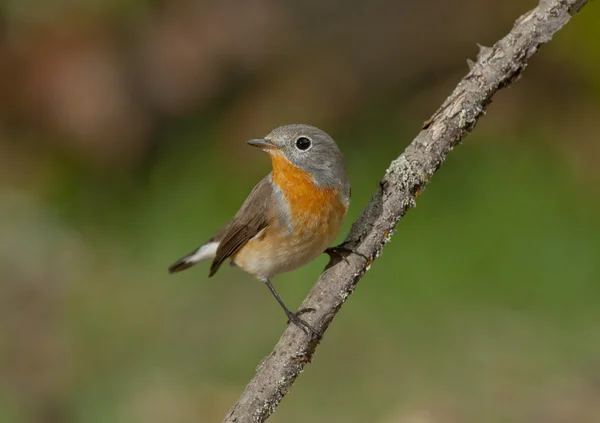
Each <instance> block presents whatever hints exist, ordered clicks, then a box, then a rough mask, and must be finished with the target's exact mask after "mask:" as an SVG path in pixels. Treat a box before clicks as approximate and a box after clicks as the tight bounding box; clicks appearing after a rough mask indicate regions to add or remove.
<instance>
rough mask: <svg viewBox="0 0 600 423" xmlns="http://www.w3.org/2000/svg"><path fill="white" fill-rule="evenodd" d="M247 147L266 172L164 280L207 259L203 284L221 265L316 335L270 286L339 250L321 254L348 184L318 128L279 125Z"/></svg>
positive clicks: (344, 205)
mask: <svg viewBox="0 0 600 423" xmlns="http://www.w3.org/2000/svg"><path fill="white" fill-rule="evenodd" d="M247 144H249V145H250V146H253V147H257V148H260V149H262V150H263V151H264V152H266V153H267V154H268V155H269V157H270V159H271V164H272V170H271V172H270V173H269V174H268V175H267V176H265V177H264V178H263V179H262V180H261V181H260V182H258V184H256V186H255V187H254V189H253V190H252V191H251V192H250V195H249V196H248V198H247V199H246V201H244V203H243V204H242V206H241V208H240V209H239V211H238V212H237V213H236V214H235V216H234V217H233V219H232V220H231V221H229V222H228V223H227V224H225V225H224V226H223V227H222V228H221V229H220V230H218V231H217V233H216V234H215V235H214V236H213V237H212V238H210V239H209V240H208V241H207V242H205V243H204V244H203V245H201V246H200V247H198V248H197V249H195V250H194V251H192V252H191V253H189V254H187V255H186V256H184V257H183V258H181V259H179V260H178V261H176V262H175V263H174V264H172V265H171V266H170V267H169V273H175V272H180V271H182V270H185V269H188V268H190V267H191V266H193V265H195V264H196V263H198V262H200V261H203V260H212V263H211V266H210V272H209V277H211V276H213V275H214V274H215V273H216V272H217V271H218V270H219V268H220V267H221V265H222V264H223V263H224V262H225V261H226V260H227V259H229V260H230V261H231V265H232V266H234V267H238V268H240V269H242V270H243V271H245V272H246V273H249V274H250V275H252V276H254V277H255V278H257V279H258V280H260V281H262V282H264V283H265V284H266V285H267V287H268V288H269V290H270V291H271V294H273V296H274V297H275V299H276V300H277V302H278V303H279V305H280V306H281V307H282V308H283V310H284V312H285V314H286V315H287V317H288V323H289V322H293V323H294V324H295V325H297V326H298V327H300V328H301V329H302V330H303V331H304V332H305V333H308V332H311V333H312V334H314V335H319V332H318V331H316V330H315V329H314V328H313V327H312V326H310V325H309V324H308V323H307V322H306V321H305V320H304V319H302V318H301V317H300V316H301V314H303V313H306V312H310V311H314V309H312V308H310V309H301V310H299V311H297V312H295V313H294V312H292V311H291V310H290V309H289V308H288V307H287V306H286V305H285V303H284V302H283V300H282V299H281V297H280V296H279V294H278V293H277V291H276V290H275V288H274V286H273V284H272V283H271V279H272V278H273V277H274V276H276V275H278V274H281V273H284V272H288V271H292V270H295V269H298V268H299V267H301V266H304V265H305V264H307V263H309V262H311V261H312V260H314V259H315V258H317V257H318V256H319V255H321V254H323V253H329V254H330V255H331V254H333V253H335V254H339V253H340V251H345V250H346V249H345V248H344V247H343V246H338V247H329V246H330V245H331V244H332V243H333V241H334V240H335V239H336V237H337V236H338V234H339V232H340V230H341V228H342V224H343V222H344V219H345V217H346V214H347V211H348V207H349V205H350V196H351V190H350V180H349V178H348V173H347V170H346V164H345V161H344V156H343V154H342V152H341V151H340V149H339V147H338V145H337V144H336V142H335V141H334V140H333V138H332V137H330V136H329V135H328V134H327V133H325V132H324V131H322V130H321V129H319V128H316V127H314V126H310V125H304V124H294V125H285V126H281V127H278V128H276V129H274V130H273V131H271V132H270V133H269V134H268V135H266V136H265V137H264V138H259V139H251V140H248V141H247Z"/></svg>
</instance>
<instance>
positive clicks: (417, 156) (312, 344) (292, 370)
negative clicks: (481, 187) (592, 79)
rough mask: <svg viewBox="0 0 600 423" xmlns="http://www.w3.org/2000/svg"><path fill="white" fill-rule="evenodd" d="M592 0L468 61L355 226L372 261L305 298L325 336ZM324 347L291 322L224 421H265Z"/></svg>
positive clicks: (333, 270) (546, 3)
mask: <svg viewBox="0 0 600 423" xmlns="http://www.w3.org/2000/svg"><path fill="white" fill-rule="evenodd" d="M586 3H587V0H541V1H540V4H539V5H538V7H536V8H535V9H533V10H531V11H530V12H528V13H526V14H525V15H523V16H521V17H520V18H519V19H517V21H516V23H515V25H514V27H513V29H512V30H511V31H510V33H509V34H508V35H507V36H506V37H504V38H503V39H501V40H500V41H498V42H497V43H496V44H494V46H493V47H482V46H480V50H479V54H478V56H477V62H475V63H473V62H471V61H469V62H468V63H469V67H470V71H469V73H468V74H467V75H466V76H465V77H464V78H463V79H462V80H461V81H460V83H459V84H458V86H457V87H456V88H455V90H454V92H453V93H452V94H451V95H450V97H448V98H447V99H446V101H445V102H444V104H442V106H441V107H440V108H439V110H438V111H437V112H436V113H435V114H434V115H433V116H432V117H431V119H429V120H428V121H427V122H426V123H425V125H424V127H423V130H422V131H421V132H420V133H419V135H417V137H416V138H415V139H414V141H413V142H412V143H411V144H410V145H409V146H408V147H407V149H406V150H405V152H404V153H403V154H402V155H401V156H400V157H398V158H397V159H396V160H394V161H393V162H392V163H391V165H390V167H389V168H388V169H387V171H386V173H385V176H384V177H383V179H382V180H381V181H380V182H379V188H378V190H377V192H375V194H374V195H373V197H372V198H371V200H370V202H369V204H368V205H367V207H366V208H365V210H364V211H363V213H362V215H361V216H360V217H359V219H358V220H357V221H356V222H355V223H354V224H353V225H352V229H351V230H350V233H349V234H348V237H347V238H346V242H347V244H346V245H349V246H352V248H354V249H355V250H356V251H359V252H360V253H362V254H364V255H365V256H367V257H370V259H369V260H367V261H365V259H364V258H362V257H361V256H359V255H356V254H352V255H350V256H348V258H347V261H346V260H345V261H341V260H340V261H339V262H337V263H335V264H333V263H330V265H328V267H327V268H326V269H325V271H324V272H323V274H322V275H321V277H320V278H319V280H318V281H317V283H316V284H315V285H314V287H313V288H312V290H311V292H310V293H309V295H308V297H307V298H306V299H305V300H304V302H303V303H302V307H303V308H305V307H312V308H314V309H316V311H315V312H314V313H311V314H306V315H304V318H305V319H306V320H307V322H308V323H309V324H311V325H312V326H313V327H315V328H316V329H318V330H320V331H321V333H323V332H324V331H325V330H326V329H327V327H328V326H329V324H330V323H331V321H332V320H333V318H334V317H335V315H336V313H337V312H338V310H339V309H340V307H341V306H342V304H343V303H344V301H346V299H347V298H348V296H349V295H350V294H351V293H352V292H353V291H354V288H355V287H356V284H357V283H358V281H359V280H360V279H361V278H362V276H363V275H364V274H365V272H366V271H367V270H368V269H369V266H370V265H371V263H372V261H373V260H375V259H376V258H377V257H379V255H380V254H381V251H382V249H383V246H384V245H385V244H386V243H387V242H388V241H389V239H390V237H391V235H392V233H393V231H394V229H395V227H396V224H397V223H398V221H399V220H400V218H402V216H404V214H405V213H406V211H407V210H408V209H409V208H411V207H413V206H414V205H415V200H416V198H417V197H418V196H419V193H420V192H421V191H422V190H423V188H424V187H425V186H426V185H427V183H428V182H429V179H430V178H431V177H432V176H433V174H434V173H435V172H436V171H437V170H438V169H439V167H440V165H441V164H442V162H443V161H444V160H445V158H446V156H447V155H448V153H449V152H450V151H451V150H452V148H453V147H454V146H456V145H457V144H458V143H460V141H461V140H462V138H463V137H464V136H465V135H466V134H467V133H469V132H470V131H471V130H472V129H473V128H474V127H475V124H476V123H477V120H478V119H479V117H480V116H481V115H482V114H484V112H485V108H486V106H487V105H488V103H489V102H490V100H491V99H492V96H493V95H494V94H495V93H496V91H498V90H500V89H501V88H504V87H506V86H508V85H510V84H511V83H512V82H514V81H515V80H517V79H518V78H519V76H520V74H521V71H522V70H523V69H525V67H526V66H527V62H528V60H529V58H531V56H533V55H534V54H535V53H536V52H537V50H538V48H539V47H540V46H541V45H542V44H545V43H547V42H548V41H550V40H551V39H552V36H553V35H554V34H555V33H556V32H558V31H559V30H560V29H561V28H562V27H563V26H564V25H565V24H566V23H567V22H569V20H570V19H571V17H572V15H573V14H574V13H576V12H578V11H579V9H581V7H583V6H584V5H585V4H586ZM318 344H319V339H315V338H312V339H311V338H309V337H308V336H307V335H305V334H304V333H303V332H302V330H300V329H299V328H298V327H296V326H295V325H289V326H288V328H287V329H286V331H285V332H284V333H283V335H282V336H281V338H280V340H279V342H278V343H277V345H276V346H275V348H274V349H273V351H272V352H271V353H270V354H269V355H268V356H267V357H266V358H265V359H264V360H263V361H262V362H261V363H260V364H259V366H258V368H257V369H256V375H255V376H254V378H252V380H251V381H250V383H249V384H248V386H247V387H246V390H245V391H244V392H243V393H242V395H241V396H240V398H239V399H238V401H237V402H236V403H235V404H234V405H233V407H232V408H231V409H230V410H229V413H228V414H227V416H226V417H225V419H224V420H223V422H224V423H233V422H235V423H250V422H252V423H257V422H264V421H265V420H266V419H267V418H268V417H269V416H270V415H271V414H272V413H273V411H275V408H276V407H277V405H278V404H279V402H280V401H281V399H282V398H283V396H284V395H285V394H286V393H287V392H288V390H289V389H290V387H291V386H292V384H293V383H294V381H295V380H296V377H297V376H298V375H299V374H300V372H301V371H302V370H303V368H304V366H305V365H306V364H307V363H309V362H310V360H311V358H312V356H313V354H314V352H315V349H316V347H317V345H318Z"/></svg>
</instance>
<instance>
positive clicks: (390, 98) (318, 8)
mask: <svg viewBox="0 0 600 423" xmlns="http://www.w3.org/2000/svg"><path fill="white" fill-rule="evenodd" d="M534 5H535V2H533V1H531V2H521V1H516V0H512V1H506V2H501V3H498V2H494V1H491V0H482V1H479V2H469V1H466V0H460V1H454V2H445V1H442V0H429V1H426V2H390V1H384V0H377V1H374V2H368V3H364V2H357V1H350V2H346V3H344V7H343V8H342V7H340V3H339V2H318V1H316V0H311V1H307V2H302V3H297V2H291V1H284V2H275V1H273V0H259V1H253V2H239V1H233V0H228V1H223V2H202V1H183V0H180V1H174V2H150V1H140V0H135V1H119V2H117V1H102V2H100V1H84V2H70V1H66V0H63V1H57V2H47V3H40V2H33V1H25V0H19V1H16V0H8V1H4V2H3V3H2V4H0V98H2V99H3V101H2V102H0V275H2V281H1V283H0V422H2V423H3V422H7V423H8V422H10V423H13V422H14V423H20V422H35V423H38V422H39V423H54V422H60V423H68V422H85V423H104V422H111V423H112V422H114V423H119V422H123V423H125V422H127V423H131V422H144V423H153V422H161V423H162V422H165V421H166V422H173V423H187V422H212V421H220V419H221V418H222V417H223V415H224V414H225V413H226V411H227V409H228V408H229V407H230V406H231V404H232V403H233V402H234V401H235V399H236V398H237V396H238V395H239V393H240V392H241V391H242V389H243V387H244V386H245V383H246V382H247V381H248V380H249V378H250V377H251V375H252V374H253V371H254V368H255V366H256V364H257V363H258V362H259V360H260V359H261V358H262V357H264V356H265V355H266V354H267V353H268V352H269V351H270V348H271V347H272V345H273V344H274V343H275V342H276V340H277V338H278V336H279V334H280V333H281V331H282V330H283V328H284V325H285V318H284V316H283V315H282V313H281V311H280V310H279V309H278V305H277V304H276V303H275V302H274V301H273V299H272V298H271V297H270V294H269V293H268V291H267V290H266V289H265V288H264V286H262V284H260V283H257V282H256V281H254V280H253V279H252V278H251V277H250V276H248V275H245V274H243V273H242V272H240V271H239V270H236V269H229V268H224V269H223V270H222V271H221V272H219V273H218V274H217V275H216V276H215V277H214V278H212V279H210V280H209V279H208V278H207V277H206V275H207V273H208V266H207V265H204V264H201V265H199V266H198V267H197V268H194V269H193V270H190V271H188V272H186V273H184V274H181V275H177V276H172V277H169V276H168V275H167V274H166V267H167V266H168V265H169V264H170V263H171V262H172V261H174V260H175V259H177V258H178V257H179V256H181V255H183V254H184V253H186V252H188V250H191V249H192V248H194V247H196V246H197V245H198V244H200V243H201V242H203V241H204V240H205V239H206V238H208V237H210V236H211V235H212V233H213V231H215V230H216V229H217V228H218V227H220V225H221V224H223V223H224V222H225V221H226V220H227V219H228V218H229V217H230V216H232V215H233V214H234V213H235V211H236V210H237V207H239V205H240V203H241V202H242V201H243V199H244V198H245V196H246V195H247V193H248V192H249V191H250V189H251V188H252V186H253V185H254V184H255V183H256V181H258V180H259V179H260V178H261V177H262V176H263V175H264V174H265V173H266V172H268V169H269V167H270V164H269V163H268V159H267V157H266V156H263V155H261V153H260V152H258V151H255V150H253V149H250V148H248V147H246V145H245V144H244V141H245V140H246V139H248V138H254V137H257V136H261V135H264V134H266V133H267V132H268V131H269V130H270V129H272V128H273V127H275V126H278V125H280V124H285V123H292V122H305V123H312V124H315V125H317V126H320V127H322V128H323V129H325V130H327V131H328V132H329V133H331V134H332V135H333V136H334V138H335V139H337V140H338V142H339V144H340V146H341V148H342V150H343V151H344V153H345V155H346V159H347V162H348V167H349V173H350V175H351V178H352V181H353V203H352V206H351V210H350V215H349V217H348V219H347V222H346V226H345V229H344V233H345V232H347V230H348V228H349V227H350V224H351V222H352V221H353V220H354V219H355V218H356V217H357V216H358V215H359V213H360V211H361V210H362V208H363V207H364V205H365V204H366V203H367V201H368V199H369V197H370V196H371V194H372V193H373V191H374V190H375V188H376V186H377V181H378V180H379V178H380V177H381V175H382V174H383V172H384V169H385V168H386V166H387V164H388V163H389V161H390V160H391V159H392V158H394V157H396V156H397V155H398V154H399V153H400V152H401V151H402V149H403V148H404V146H405V145H406V144H407V143H409V142H410V140H411V139H412V138H413V137H414V135H415V134H416V133H417V131H418V130H419V128H420V124H421V123H422V122H423V121H424V120H426V119H427V118H428V117H429V116H430V115H431V114H432V113H433V112H434V111H435V109H436V108H437V107H438V106H439V104H440V103H441V102H442V101H443V99H444V96H445V95H448V94H449V92H450V89H452V88H453V86H454V85H455V84H456V82H457V81H458V80H459V78H460V77H461V76H462V75H463V74H464V73H465V72H466V63H465V59H466V58H467V57H473V56H474V55H475V54H476V47H475V43H476V42H479V43H482V44H491V43H493V42H494V41H495V40H496V39H498V38H499V37H501V36H503V35H504V34H505V33H506V32H507V31H508V30H509V29H510V27H511V25H512V22H513V21H514V19H516V18H517V17H518V16H519V15H520V14H521V13H524V12H525V11H526V10H528V9H529V8H531V7H533V6H534ZM598 19H600V8H599V6H598V4H597V2H592V3H591V4H589V5H588V6H586V7H585V8H584V9H583V11H582V13H581V15H580V16H577V17H576V18H575V19H574V20H573V22H572V23H570V24H569V25H568V26H567V27H566V28H565V29H564V30H563V31H561V32H560V33H559V34H558V36H557V37H556V39H555V40H553V42H552V43H550V44H549V45H548V46H547V47H544V49H543V50H542V51H541V52H540V53H539V54H538V55H536V56H535V58H534V60H533V61H532V63H531V65H530V67H529V68H528V69H527V71H526V72H525V74H524V77H523V79H522V80H521V81H519V82H518V84H516V85H515V86H514V87H513V88H512V89H510V90H507V91H505V92H502V93H500V94H499V95H498V96H497V98H496V100H495V102H494V103H493V104H492V105H491V107H490V109H489V115H488V116H486V117H485V118H484V119H483V120H482V122H481V123H480V124H479V126H478V127H477V129H476V130H475V132H474V134H473V135H471V136H469V138H468V140H467V142H466V143H465V145H464V146H461V147H460V148H458V149H457V151H456V152H455V153H453V154H452V155H451V157H450V158H449V159H448V161H447V162H446V163H445V164H444V166H443V168H442V169H441V170H440V171H439V173H438V174H437V175H436V176H435V178H434V179H433V181H432V184H431V185H430V186H429V187H428V188H427V190H426V191H425V192H424V193H423V194H422V196H421V197H420V198H419V201H418V203H417V208H416V209H415V210H412V211H410V212H409V213H408V214H407V216H406V217H405V218H404V219H403V220H402V221H401V223H400V225H399V227H398V231H397V233H396V235H395V236H394V238H393V241H392V243H391V244H390V245H389V246H388V247H386V249H385V251H384V254H383V256H382V258H381V259H380V260H378V261H377V262H376V263H375V264H374V265H373V268H372V269H371V270H370V271H369V272H368V274H367V275H366V276H365V278H364V279H363V281H362V282H361V284H360V286H359V288H358V290H357V292H356V294H355V295H353V296H352V298H351V301H349V302H348V303H347V304H346V306H345V307H344V309H343V310H342V311H341V312H340V314H339V315H338V317H337V318H336V321H335V323H334V324H333V325H332V327H331V328H330V329H329V331H328V332H327V335H326V337H325V339H324V341H323V345H322V346H321V347H320V348H319V351H318V354H317V355H316V357H315V359H314V362H313V363H312V364H311V366H310V369H309V371H307V372H306V373H305V374H303V375H302V377H301V378H300V379H299V381H298V383H297V384H296V385H295V386H294V389H293V390H292V392H291V393H290V394H289V395H288V397H286V400H285V401H284V402H283V403H282V404H281V406H280V408H279V409H278V411H277V413H276V414H275V415H274V416H273V417H272V421H274V422H283V421H285V422H290V423H293V422H304V421H312V422H332V421H333V422H337V421H347V422H350V423H353V422H356V423H358V422H365V421H368V422H381V423H416V422H419V423H421V422H427V423H429V422H431V423H434V422H435V423H437V422H439V423H454V422H481V421H485V422H537V421H540V422H542V421H543V422H575V421H576V422H596V421H598V420H597V419H598V416H599V415H600V405H599V404H600V402H599V401H598V398H599V396H600V390H599V385H598V380H600V362H599V361H598V357H599V356H600V329H599V328H598V325H597V321H598V320H599V319H600V308H599V307H598V306H597V299H598V298H599V296H600V283H599V282H600V260H599V259H598V258H599V257H600V221H599V219H598V216H599V215H600V196H599V193H600V190H599V189H598V182H600V172H599V171H598V169H599V167H598V165H597V162H598V158H599V157H600V143H599V142H598V141H599V140H600V125H599V124H598V116H599V114H600V36H599V35H600V30H599V29H598V26H597V22H598ZM342 237H343V234H340V239H341V238H342ZM325 263H326V257H322V258H320V259H318V260H316V261H315V262H314V263H311V264H310V265H308V266H306V267H305V268H302V269H300V270H297V271H295V272H292V273H289V274H284V275H281V276H279V277H278V278H277V279H276V280H275V284H276V285H277V287H278V289H279V290H280V293H281V295H282V296H283V297H284V298H285V299H286V300H287V302H289V303H290V304H299V302H300V301H301V299H302V298H303V297H304V296H305V295H306V293H307V292H308V290H309V289H310V286H311V284H312V283H313V281H314V280H315V279H316V278H317V276H318V274H319V272H320V270H321V269H322V268H323V267H324V265H325Z"/></svg>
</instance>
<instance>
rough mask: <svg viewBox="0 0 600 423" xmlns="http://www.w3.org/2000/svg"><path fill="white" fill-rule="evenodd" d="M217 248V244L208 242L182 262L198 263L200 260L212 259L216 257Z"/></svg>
mask: <svg viewBox="0 0 600 423" xmlns="http://www.w3.org/2000/svg"><path fill="white" fill-rule="evenodd" d="M217 248H219V243H218V242H209V243H208V244H204V245H203V246H202V247H200V248H198V249H197V250H196V251H195V252H193V253H192V254H190V255H189V256H187V257H186V258H185V259H184V261H185V262H186V263H198V262H199V261H201V260H205V259H213V258H215V256H216V255H217Z"/></svg>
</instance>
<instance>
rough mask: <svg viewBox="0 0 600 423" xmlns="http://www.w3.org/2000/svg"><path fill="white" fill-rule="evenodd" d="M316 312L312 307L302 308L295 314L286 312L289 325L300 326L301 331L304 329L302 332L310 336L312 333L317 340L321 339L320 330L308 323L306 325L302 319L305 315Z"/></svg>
mask: <svg viewBox="0 0 600 423" xmlns="http://www.w3.org/2000/svg"><path fill="white" fill-rule="evenodd" d="M314 311H316V310H315V309H314V308H312V307H307V308H301V309H300V310H298V311H297V312H295V313H293V312H291V311H288V312H286V314H287V317H288V325H289V324H290V322H291V323H293V324H295V325H296V326H298V327H299V328H300V329H302V331H303V332H304V333H305V334H307V335H310V334H311V333H312V335H314V336H315V337H317V338H320V337H321V332H319V331H318V330H316V329H315V328H313V327H312V326H311V325H309V324H308V323H306V322H305V321H304V320H302V319H301V318H300V316H301V315H303V314H304V313H312V312H314Z"/></svg>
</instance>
